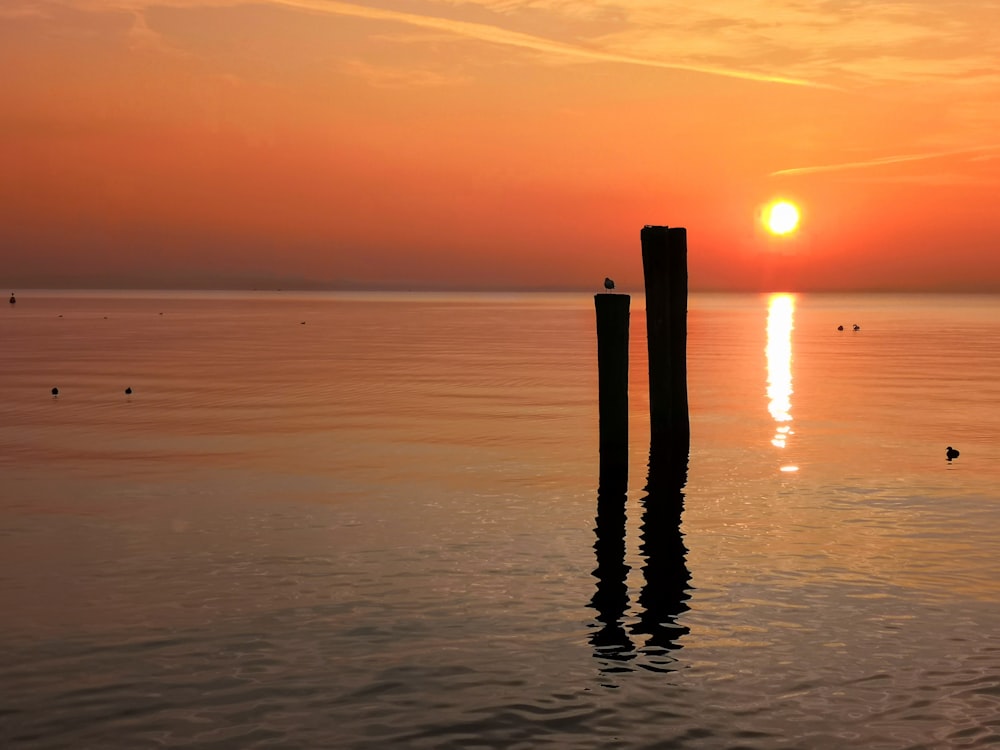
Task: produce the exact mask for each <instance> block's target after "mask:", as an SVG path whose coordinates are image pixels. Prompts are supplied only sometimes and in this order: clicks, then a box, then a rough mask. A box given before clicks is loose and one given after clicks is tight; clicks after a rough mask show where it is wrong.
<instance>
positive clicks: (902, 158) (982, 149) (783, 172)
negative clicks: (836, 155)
mask: <svg viewBox="0 0 1000 750" xmlns="http://www.w3.org/2000/svg"><path fill="white" fill-rule="evenodd" d="M992 151H1000V144H994V145H988V146H972V147H969V148H959V149H951V150H948V151H931V152H927V153H922V154H899V155H896V156H882V157H879V158H877V159H866V160H864V161H848V162H840V163H838V164H819V165H816V166H811V167H792V168H791V169H779V170H778V171H777V172H771V174H770V175H768V176H769V177H783V176H798V175H806V174H819V173H821V172H843V171H847V170H852V169H871V168H874V167H882V166H886V165H887V164H902V163H905V162H914V161H928V160H930V159H941V158H944V157H947V156H964V155H966V154H983V153H989V152H992Z"/></svg>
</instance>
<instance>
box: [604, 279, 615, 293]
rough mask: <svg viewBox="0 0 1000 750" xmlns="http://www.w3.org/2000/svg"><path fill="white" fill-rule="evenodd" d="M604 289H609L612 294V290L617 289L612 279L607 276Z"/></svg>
mask: <svg viewBox="0 0 1000 750" xmlns="http://www.w3.org/2000/svg"><path fill="white" fill-rule="evenodd" d="M604 288H605V289H607V290H608V291H609V292H610V291H611V290H612V289H614V288H615V282H614V281H613V280H612V279H610V278H608V277H607V276H605V277H604Z"/></svg>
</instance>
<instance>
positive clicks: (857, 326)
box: [854, 323, 861, 331]
mask: <svg viewBox="0 0 1000 750" xmlns="http://www.w3.org/2000/svg"><path fill="white" fill-rule="evenodd" d="M854 330H855V331H860V330H861V326H859V325H858V324H857V323H855V324H854Z"/></svg>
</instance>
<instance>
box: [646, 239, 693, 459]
mask: <svg viewBox="0 0 1000 750" xmlns="http://www.w3.org/2000/svg"><path fill="white" fill-rule="evenodd" d="M640 236H641V239H642V271H643V277H644V280H645V284H646V343H647V346H648V349H649V433H650V435H649V438H650V453H651V454H654V453H655V454H658V455H662V456H664V458H669V460H670V462H671V463H674V462H680V461H681V460H682V459H683V461H684V463H685V464H686V462H687V457H688V452H689V451H690V447H691V425H690V421H689V418H688V395H687V297H688V275H687V230H686V229H683V228H677V227H674V228H671V227H665V226H663V227H661V226H645V227H643V229H642V232H641V235H640Z"/></svg>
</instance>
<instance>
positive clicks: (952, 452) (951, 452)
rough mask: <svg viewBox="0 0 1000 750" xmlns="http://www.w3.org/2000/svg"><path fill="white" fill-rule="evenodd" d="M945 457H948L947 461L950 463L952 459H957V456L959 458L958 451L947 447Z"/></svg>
mask: <svg viewBox="0 0 1000 750" xmlns="http://www.w3.org/2000/svg"><path fill="white" fill-rule="evenodd" d="M947 456H948V460H949V461H951V460H952V459H953V458H958V456H959V453H958V450H957V449H956V448H952V447H951V446H950V445H949V446H948V453H947Z"/></svg>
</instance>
